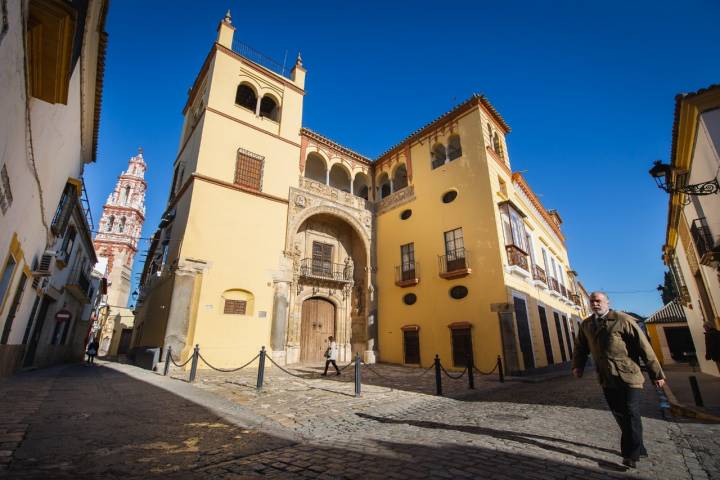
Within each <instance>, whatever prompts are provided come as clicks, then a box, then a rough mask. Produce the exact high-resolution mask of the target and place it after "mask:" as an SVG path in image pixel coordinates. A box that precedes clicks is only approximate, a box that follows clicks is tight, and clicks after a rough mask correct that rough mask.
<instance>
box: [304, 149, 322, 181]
mask: <svg viewBox="0 0 720 480" xmlns="http://www.w3.org/2000/svg"><path fill="white" fill-rule="evenodd" d="M327 170H328V161H327V159H326V158H325V157H324V156H323V155H322V154H321V153H320V152H310V153H308V155H307V157H306V158H305V171H304V172H303V176H304V177H305V178H309V179H310V180H314V181H316V182H320V183H322V184H327Z"/></svg>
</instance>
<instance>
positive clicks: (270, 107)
mask: <svg viewBox="0 0 720 480" xmlns="http://www.w3.org/2000/svg"><path fill="white" fill-rule="evenodd" d="M260 116H261V117H267V118H269V119H270V120H275V121H276V122H277V121H278V104H277V102H276V101H275V100H274V99H273V98H272V97H271V96H270V95H265V96H264V97H263V98H262V100H260Z"/></svg>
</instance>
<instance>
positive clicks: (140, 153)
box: [138, 147, 143, 157]
mask: <svg viewBox="0 0 720 480" xmlns="http://www.w3.org/2000/svg"><path fill="white" fill-rule="evenodd" d="M142 154H143V149H142V147H138V155H140V156H141V157H142Z"/></svg>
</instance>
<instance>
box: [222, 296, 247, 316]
mask: <svg viewBox="0 0 720 480" xmlns="http://www.w3.org/2000/svg"><path fill="white" fill-rule="evenodd" d="M246 309H247V301H245V300H227V299H226V300H225V308H224V310H223V313H228V314H232V315H245V311H246Z"/></svg>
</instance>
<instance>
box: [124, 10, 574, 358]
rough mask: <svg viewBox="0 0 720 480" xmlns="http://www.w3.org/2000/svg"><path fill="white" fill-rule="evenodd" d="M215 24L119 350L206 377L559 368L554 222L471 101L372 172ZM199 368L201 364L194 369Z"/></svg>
mask: <svg viewBox="0 0 720 480" xmlns="http://www.w3.org/2000/svg"><path fill="white" fill-rule="evenodd" d="M233 37H234V27H233V26H232V23H231V19H230V17H229V15H228V16H227V17H226V18H225V19H224V20H223V21H222V22H221V23H220V26H219V28H218V38H217V42H216V43H215V44H214V45H213V46H212V48H211V50H210V53H209V54H208V56H207V59H206V61H205V63H204V65H203V67H202V69H201V71H200V74H199V75H198V77H197V78H196V80H195V83H194V85H193V88H192V89H191V91H190V93H189V97H188V100H187V103H186V105H185V108H184V110H183V113H184V116H185V122H184V126H183V133H182V135H181V139H180V147H179V153H178V156H177V158H176V160H175V162H174V166H173V168H174V174H173V181H172V186H171V193H170V198H169V200H168V205H167V208H166V211H165V214H164V215H163V218H162V220H161V222H160V225H159V227H158V230H157V231H156V232H155V234H154V236H153V240H152V244H151V247H150V250H149V253H148V260H147V262H146V264H145V267H144V270H143V275H142V279H141V293H140V296H139V298H138V305H137V308H136V314H137V316H136V321H135V332H134V339H133V344H134V345H135V346H146V347H162V348H167V347H172V351H173V352H174V356H175V357H176V358H177V359H185V358H187V357H188V356H189V355H190V354H191V352H192V349H193V347H194V346H195V345H196V344H198V345H200V348H201V352H202V355H203V357H204V358H205V359H206V360H207V361H209V362H210V363H212V364H213V365H214V366H218V367H233V366H239V365H241V364H242V363H245V362H246V361H247V360H249V359H250V358H252V357H253V356H254V355H255V354H256V353H257V351H258V350H259V349H260V347H261V346H266V347H267V349H268V351H269V353H270V354H271V355H272V356H273V358H274V359H275V361H277V362H280V363H284V364H294V363H312V362H317V361H321V360H322V354H323V352H324V350H325V347H326V345H327V338H328V337H329V336H331V335H332V336H334V337H335V339H336V341H337V343H338V346H339V351H340V353H339V360H340V361H349V360H350V359H351V358H352V356H353V355H354V354H355V353H360V354H361V355H362V356H363V358H364V360H365V361H367V362H375V361H383V362H391V363H398V364H407V365H422V366H427V365H429V364H430V363H431V362H432V359H433V358H434V356H435V354H438V355H440V357H441V359H442V361H443V364H444V365H446V366H448V367H454V368H463V367H464V365H465V363H466V362H467V359H469V358H470V357H471V356H472V359H473V362H474V363H475V365H476V366H478V367H479V368H481V369H487V368H488V367H489V366H491V365H493V363H494V361H495V358H496V357H497V356H498V355H501V356H502V357H503V361H504V364H505V366H506V369H508V370H509V371H512V372H516V371H517V372H519V371H523V370H529V369H532V368H538V367H543V366H546V365H548V364H553V363H559V362H561V361H563V360H567V359H568V358H569V355H570V353H571V343H572V337H573V328H574V321H576V320H577V315H578V312H579V307H578V304H579V301H578V300H577V298H578V297H577V296H576V295H575V293H574V292H575V287H574V285H575V284H576V282H575V281H574V278H573V276H574V272H572V270H571V269H570V265H569V261H568V255H567V251H566V249H565V243H564V237H563V234H562V232H561V230H560V224H561V220H560V217H559V215H558V214H557V213H556V212H552V211H547V210H546V209H545V208H544V207H543V206H542V204H541V203H540V201H539V200H538V198H537V197H536V196H535V194H534V193H533V192H532V190H531V189H530V187H529V186H528V184H527V182H526V181H525V179H524V178H523V177H522V175H520V174H519V173H515V174H512V173H511V168H510V162H509V158H508V157H507V154H506V153H505V152H506V151H507V149H506V148H505V135H506V134H507V133H509V131H510V129H509V127H508V125H507V124H506V123H505V121H504V120H503V119H502V117H501V116H500V114H499V113H498V112H497V111H496V110H495V109H494V108H493V107H492V105H491V104H490V103H489V101H488V100H487V99H486V98H485V97H482V96H472V97H471V98H470V99H468V100H467V101H466V102H464V103H462V104H461V105H459V106H458V107H456V108H454V109H452V110H451V111H450V112H448V113H447V114H445V115H443V116H441V117H440V118H438V119H436V120H434V121H433V122H431V123H430V124H428V125H427V126H426V127H424V128H422V129H420V130H418V131H417V132H415V133H413V134H412V135H410V136H409V137H408V138H406V139H405V140H404V141H403V142H401V143H400V144H398V145H396V146H394V147H393V148H391V149H390V150H388V151H387V152H386V153H385V154H383V155H381V156H380V157H379V158H378V159H376V160H371V159H369V158H366V157H364V156H362V155H360V154H358V153H356V152H354V151H352V150H350V149H348V148H346V147H344V146H342V145H339V144H337V143H335V142H333V141H331V140H329V139H328V138H326V137H324V136H322V135H320V134H318V133H315V132H312V131H310V130H307V129H304V128H302V109H303V99H304V94H305V90H304V88H305V74H306V71H305V69H304V67H303V65H302V61H301V59H300V57H299V56H298V59H297V61H296V64H295V66H294V68H293V69H292V70H291V72H289V74H288V75H285V72H284V71H283V70H281V69H279V68H277V67H278V66H276V65H274V64H272V63H270V62H269V61H265V60H266V59H264V58H261V57H258V56H257V55H255V54H254V51H252V50H249V49H248V48H247V47H245V46H244V45H242V44H240V43H239V42H238V41H237V39H236V38H233ZM201 366H202V365H201Z"/></svg>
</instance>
